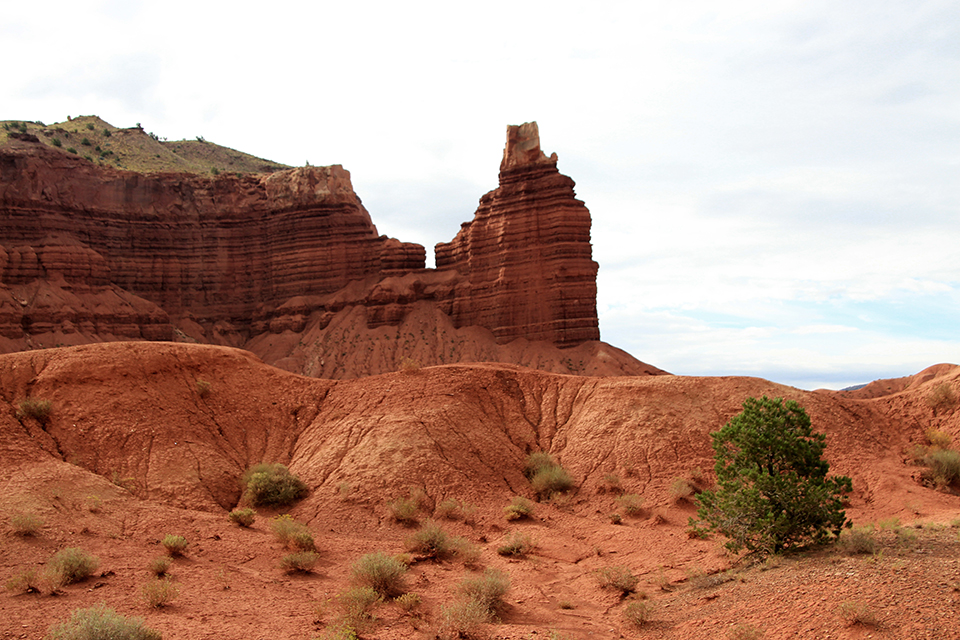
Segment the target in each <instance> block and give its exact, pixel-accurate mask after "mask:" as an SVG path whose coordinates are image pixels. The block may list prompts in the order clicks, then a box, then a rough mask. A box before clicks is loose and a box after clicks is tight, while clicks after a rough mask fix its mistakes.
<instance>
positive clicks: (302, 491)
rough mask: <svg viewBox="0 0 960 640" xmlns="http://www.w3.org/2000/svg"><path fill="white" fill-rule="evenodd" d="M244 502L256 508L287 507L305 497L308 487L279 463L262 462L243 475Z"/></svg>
mask: <svg viewBox="0 0 960 640" xmlns="http://www.w3.org/2000/svg"><path fill="white" fill-rule="evenodd" d="M241 482H242V484H243V488H244V494H243V500H244V501H245V502H247V503H248V504H251V505H253V506H254V507H261V506H267V505H270V506H278V507H282V506H286V505H289V504H292V503H294V502H296V501H297V500H300V499H301V498H303V497H305V496H306V495H307V493H308V492H309V490H308V488H307V485H306V484H304V482H303V481H302V480H301V479H300V478H298V477H297V476H295V475H293V474H292V473H290V470H289V469H287V467H286V466H285V465H282V464H280V463H279V462H273V463H267V462H261V463H260V464H256V465H254V466H252V467H250V468H249V469H248V470H247V471H246V473H244V474H243V477H242V478H241Z"/></svg>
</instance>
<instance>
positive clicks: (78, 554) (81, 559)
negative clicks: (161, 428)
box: [47, 547, 100, 584]
mask: <svg viewBox="0 0 960 640" xmlns="http://www.w3.org/2000/svg"><path fill="white" fill-rule="evenodd" d="M99 565H100V560H99V559H98V558H97V557H96V556H92V555H90V554H89V553H87V552H86V551H84V550H83V549H79V548H77V547H68V548H66V549H62V550H60V551H58V552H57V553H56V554H54V556H53V558H51V559H50V562H49V563H48V564H47V567H48V570H49V571H50V572H51V575H52V576H54V577H56V578H60V579H61V580H62V584H71V583H73V582H80V581H81V580H86V579H87V578H89V577H90V576H91V575H92V574H93V572H94V571H96V570H97V567H98V566H99Z"/></svg>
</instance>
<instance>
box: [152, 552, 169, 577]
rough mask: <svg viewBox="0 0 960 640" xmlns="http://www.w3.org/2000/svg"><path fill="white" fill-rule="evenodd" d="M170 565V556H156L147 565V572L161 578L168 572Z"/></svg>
mask: <svg viewBox="0 0 960 640" xmlns="http://www.w3.org/2000/svg"><path fill="white" fill-rule="evenodd" d="M170 564H171V563H170V556H157V557H156V558H154V559H153V560H151V561H150V562H149V563H147V571H149V572H150V573H152V574H153V575H155V576H157V577H158V578H162V577H163V576H165V575H167V572H168V571H170Z"/></svg>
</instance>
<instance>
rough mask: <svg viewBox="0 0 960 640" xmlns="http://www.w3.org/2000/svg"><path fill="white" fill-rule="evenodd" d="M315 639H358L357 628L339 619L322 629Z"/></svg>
mask: <svg viewBox="0 0 960 640" xmlns="http://www.w3.org/2000/svg"><path fill="white" fill-rule="evenodd" d="M317 640H358V636H357V630H356V629H354V628H353V627H351V626H350V625H349V624H347V623H346V622H342V621H341V622H337V623H335V624H332V625H330V626H328V627H327V628H326V629H324V630H323V633H321V634H320V635H319V636H317Z"/></svg>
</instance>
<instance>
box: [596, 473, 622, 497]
mask: <svg viewBox="0 0 960 640" xmlns="http://www.w3.org/2000/svg"><path fill="white" fill-rule="evenodd" d="M605 491H609V492H610V493H623V482H622V481H621V480H620V476H618V475H617V474H615V473H606V474H604V476H603V483H602V484H601V485H600V493H603V492H605Z"/></svg>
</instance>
